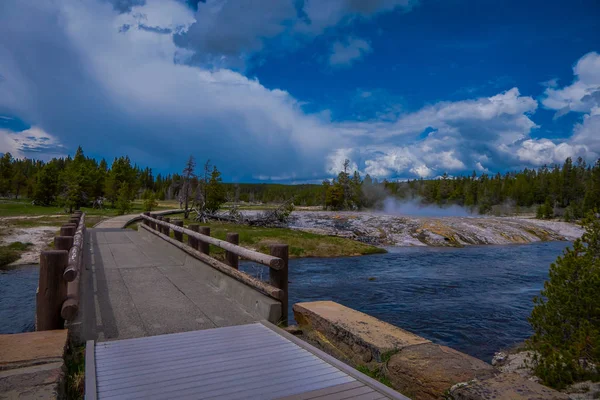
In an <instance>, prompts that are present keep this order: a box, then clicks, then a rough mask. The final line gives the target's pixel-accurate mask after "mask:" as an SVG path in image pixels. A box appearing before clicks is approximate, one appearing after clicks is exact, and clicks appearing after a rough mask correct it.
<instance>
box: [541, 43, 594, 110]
mask: <svg viewBox="0 0 600 400" xmlns="http://www.w3.org/2000/svg"><path fill="white" fill-rule="evenodd" d="M573 73H574V75H575V80H574V81H573V83H572V84H571V85H569V86H565V87H563V88H555V87H549V88H548V89H546V91H545V92H544V96H545V98H544V99H543V100H542V104H543V105H544V106H546V107H547V108H550V109H552V110H558V113H557V116H561V115H564V114H565V113H567V112H569V111H576V112H585V113H587V112H590V110H591V109H592V108H594V107H598V106H600V54H598V53H596V52H595V51H593V52H591V53H587V54H586V55H584V56H583V57H581V58H580V59H579V60H578V61H577V63H576V64H575V66H574V67H573Z"/></svg>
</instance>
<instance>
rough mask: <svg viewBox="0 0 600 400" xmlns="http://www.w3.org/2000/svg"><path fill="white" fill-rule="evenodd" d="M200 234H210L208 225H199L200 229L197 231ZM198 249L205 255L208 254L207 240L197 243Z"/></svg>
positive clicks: (208, 245)
mask: <svg viewBox="0 0 600 400" xmlns="http://www.w3.org/2000/svg"><path fill="white" fill-rule="evenodd" d="M198 232H199V233H200V234H201V235H204V236H210V227H208V226H201V227H200V230H199V231H198ZM198 250H200V252H201V253H204V254H206V255H209V254H210V244H209V243H207V242H200V241H199V243H198Z"/></svg>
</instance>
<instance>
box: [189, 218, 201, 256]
mask: <svg viewBox="0 0 600 400" xmlns="http://www.w3.org/2000/svg"><path fill="white" fill-rule="evenodd" d="M188 229H191V230H192V231H194V232H199V230H200V225H198V224H192V225H188ZM188 245H189V246H190V247H191V248H192V249H194V250H198V240H197V239H196V238H194V237H191V236H189V235H188Z"/></svg>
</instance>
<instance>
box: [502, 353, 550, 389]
mask: <svg viewBox="0 0 600 400" xmlns="http://www.w3.org/2000/svg"><path fill="white" fill-rule="evenodd" d="M496 354H499V353H496ZM502 354H505V353H502ZM505 355H506V357H505V358H504V360H500V359H498V360H497V361H496V364H494V362H493V361H492V365H495V366H496V368H498V370H500V371H502V372H513V373H515V374H517V375H520V376H522V377H523V378H525V379H530V380H533V381H535V382H539V378H538V377H536V376H535V375H534V374H533V369H532V368H531V364H532V363H533V361H532V359H533V352H532V351H520V352H518V353H515V354H505ZM494 358H495V357H494Z"/></svg>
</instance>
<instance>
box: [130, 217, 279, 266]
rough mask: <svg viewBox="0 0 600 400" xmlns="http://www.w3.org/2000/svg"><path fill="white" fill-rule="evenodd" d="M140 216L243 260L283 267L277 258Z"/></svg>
mask: <svg viewBox="0 0 600 400" xmlns="http://www.w3.org/2000/svg"><path fill="white" fill-rule="evenodd" d="M140 216H141V217H142V218H144V219H148V220H152V221H154V222H155V223H156V224H157V225H160V226H163V227H165V228H170V229H173V230H174V231H175V232H181V233H185V234H186V235H188V236H193V237H194V238H196V239H198V240H199V241H201V242H204V243H208V244H212V245H213V246H217V247H220V248H222V249H223V250H227V251H229V252H232V253H234V254H237V255H238V256H240V257H243V258H245V259H247V260H250V261H254V262H257V263H259V264H263V265H266V266H268V267H270V268H273V269H281V268H282V266H283V263H282V260H281V259H279V258H277V257H272V256H270V255H267V254H263V253H259V252H258V251H254V250H250V249H246V248H244V247H241V246H237V245H234V244H231V243H228V242H226V241H225V240H220V239H216V238H213V237H210V236H205V235H202V234H200V233H197V232H194V231H192V230H191V229H187V228H183V227H179V226H176V225H173V224H170V223H168V222H164V221H159V220H157V219H153V218H151V217H149V216H147V215H144V214H141V215H140ZM142 226H144V225H142Z"/></svg>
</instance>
